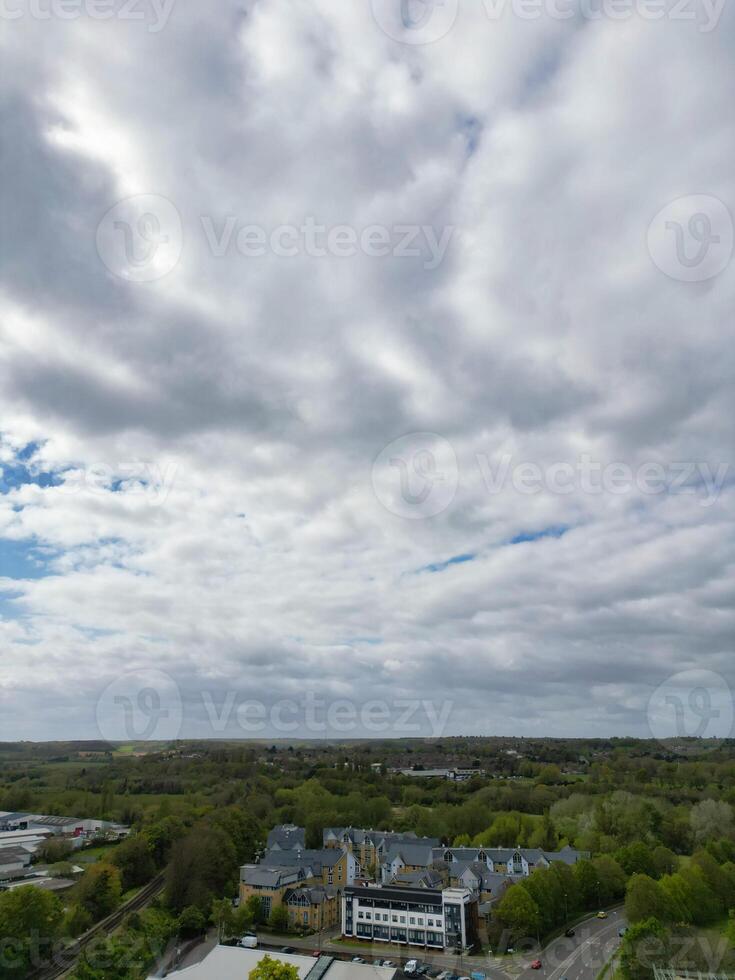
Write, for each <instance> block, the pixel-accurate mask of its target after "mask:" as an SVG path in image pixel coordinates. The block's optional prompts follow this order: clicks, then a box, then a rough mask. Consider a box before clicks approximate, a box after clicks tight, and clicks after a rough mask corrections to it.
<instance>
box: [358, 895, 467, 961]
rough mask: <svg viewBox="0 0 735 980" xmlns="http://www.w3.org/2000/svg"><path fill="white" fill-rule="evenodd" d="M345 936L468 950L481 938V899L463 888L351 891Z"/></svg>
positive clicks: (434, 947) (371, 940)
mask: <svg viewBox="0 0 735 980" xmlns="http://www.w3.org/2000/svg"><path fill="white" fill-rule="evenodd" d="M342 935H343V936H346V937H351V938H354V939H364V940H365V941H367V942H370V943H379V942H384V943H399V944H403V945H407V946H422V947H424V948H427V949H436V950H441V949H445V948H450V949H457V948H461V949H469V948H470V947H471V946H474V945H475V943H476V942H477V938H478V935H479V917H478V903H477V899H476V897H475V896H473V895H472V893H471V892H470V891H468V890H467V889H464V888H444V889H430V888H400V887H395V886H392V885H391V886H385V885H384V886H380V887H376V886H372V887H367V888H361V887H353V888H347V889H345V893H344V896H343V898H342Z"/></svg>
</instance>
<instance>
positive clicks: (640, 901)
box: [625, 875, 672, 923]
mask: <svg viewBox="0 0 735 980" xmlns="http://www.w3.org/2000/svg"><path fill="white" fill-rule="evenodd" d="M671 911H672V910H671V906H670V903H669V900H668V896H667V893H666V891H665V890H664V888H663V887H662V886H661V885H660V884H659V883H658V882H657V881H654V880H653V878H650V877H649V876H648V875H633V877H632V878H631V879H630V881H629V882H628V887H627V889H626V893H625V914H626V916H627V919H628V922H630V923H636V922H642V921H644V920H645V919H650V918H655V919H658V920H659V922H665V921H667V920H668V919H669V918H670V917H671Z"/></svg>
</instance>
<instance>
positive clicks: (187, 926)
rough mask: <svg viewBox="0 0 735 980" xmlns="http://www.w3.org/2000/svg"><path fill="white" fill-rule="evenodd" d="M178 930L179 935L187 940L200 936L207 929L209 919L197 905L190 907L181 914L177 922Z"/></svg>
mask: <svg viewBox="0 0 735 980" xmlns="http://www.w3.org/2000/svg"><path fill="white" fill-rule="evenodd" d="M176 928H177V931H178V933H179V935H180V936H183V937H184V938H185V939H191V938H192V937H193V936H200V935H201V934H202V933H203V932H204V931H205V929H206V928H207V917H206V915H205V914H204V912H202V910H201V909H200V908H197V907H196V905H188V906H187V907H186V908H185V909H182V911H181V913H180V914H179V917H178V918H177V920H176Z"/></svg>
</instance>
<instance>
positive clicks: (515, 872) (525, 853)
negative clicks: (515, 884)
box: [433, 846, 589, 877]
mask: <svg viewBox="0 0 735 980" xmlns="http://www.w3.org/2000/svg"><path fill="white" fill-rule="evenodd" d="M588 857H589V852H588V851H577V850H575V849H574V848H573V847H569V846H566V847H563V848H562V849H561V851H542V850H541V849H540V848H537V847H479V848H478V847H446V848H437V849H436V850H435V851H434V854H433V858H434V863H435V864H440V863H441V862H444V863H445V864H446V865H448V866H449V867H450V868H451V866H452V865H453V864H456V863H461V864H474V863H481V864H484V865H486V866H487V869H488V871H493V872H495V873H496V874H505V875H510V876H514V877H528V875H530V874H531V872H532V871H534V870H535V869H536V868H549V867H551V865H552V863H553V862H554V861H561V862H563V863H564V864H576V863H577V861H580V860H582V858H588ZM450 873H451V872H450Z"/></svg>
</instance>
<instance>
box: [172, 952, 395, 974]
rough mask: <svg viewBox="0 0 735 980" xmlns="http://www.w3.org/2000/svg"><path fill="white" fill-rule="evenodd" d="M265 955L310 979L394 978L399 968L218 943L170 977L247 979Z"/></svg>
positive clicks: (173, 972)
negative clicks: (310, 977)
mask: <svg viewBox="0 0 735 980" xmlns="http://www.w3.org/2000/svg"><path fill="white" fill-rule="evenodd" d="M264 956H270V958H271V959H272V960H277V961H278V962H280V963H288V964H289V965H290V966H295V967H296V970H297V971H298V974H299V980H307V977H308V976H309V974H312V976H316V975H320V976H322V977H323V978H324V980H393V978H394V977H395V975H396V970H395V968H393V967H390V966H388V967H386V966H373V964H371V963H348V962H345V961H344V960H332V962H331V963H330V962H329V960H330V959H332V957H331V956H327V955H325V956H322V957H320V958H319V959H316V958H315V957H313V956H305V955H299V954H298V953H278V952H273V951H271V950H267V949H242V948H241V947H239V946H215V947H214V949H213V950H212V952H211V953H210V954H209V955H208V956H205V957H204V959H203V960H202V961H201V963H195V964H194V965H192V966H188V967H185V968H184V969H183V970H175V971H172V972H170V973H169V974H168V976H169V977H176V978H181V980H214V978H216V980H245V978H246V977H247V976H248V974H249V973H250V971H251V970H254V969H255V967H256V966H257V965H258V963H260V961H261V960H262V959H263V957H264ZM324 965H326V969H325V970H324V972H323V973H321V972H320V971H318V972H317V973H312V971H315V970H316V968H317V967H322V968H323V966H324Z"/></svg>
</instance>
